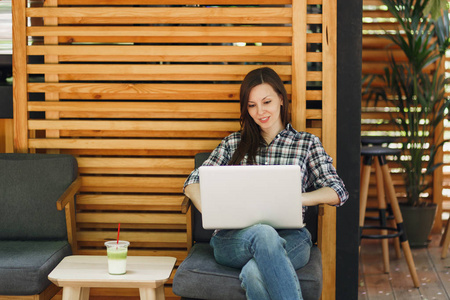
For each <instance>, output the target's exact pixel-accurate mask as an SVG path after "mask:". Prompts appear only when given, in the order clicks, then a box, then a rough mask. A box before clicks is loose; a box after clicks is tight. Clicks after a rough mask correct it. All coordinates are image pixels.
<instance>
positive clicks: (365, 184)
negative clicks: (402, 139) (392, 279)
mask: <svg viewBox="0 0 450 300" xmlns="http://www.w3.org/2000/svg"><path fill="white" fill-rule="evenodd" d="M398 154H400V150H397V149H390V148H386V147H381V146H373V147H369V146H363V147H362V148H361V155H362V157H363V163H362V170H361V187H360V193H361V194H360V215H359V225H360V232H361V234H360V238H361V239H363V238H372V239H381V240H382V241H383V242H382V247H383V261H384V265H385V271H386V272H389V256H388V249H387V248H386V247H387V239H389V238H395V237H399V239H400V243H401V245H402V249H403V253H404V255H405V258H406V262H407V264H408V268H409V272H410V274H411V278H412V280H413V283H414V286H415V287H419V278H418V277H417V272H416V267H415V264H414V260H413V257H412V254H411V249H410V247H409V242H408V239H407V237H406V233H405V231H404V226H403V217H402V214H401V211H400V207H399V204H398V200H397V196H396V195H395V189H394V185H393V183H392V178H391V174H390V172H389V167H388V165H387V161H386V155H398ZM374 157H376V158H377V159H375V160H374ZM372 163H375V174H376V176H377V194H378V195H377V197H378V205H379V210H380V226H375V227H367V226H366V227H365V226H364V221H365V214H366V208H367V196H368V190H369V179H370V171H371V167H372ZM385 197H387V198H388V199H389V201H390V205H391V208H392V213H393V215H394V220H395V223H396V228H394V227H387V224H386V223H387V222H386V207H387V206H386V200H385ZM364 228H366V229H367V228H372V229H380V230H381V233H380V234H379V235H363V234H362V232H363V229H364ZM388 232H393V233H388Z"/></svg>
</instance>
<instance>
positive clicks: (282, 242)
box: [210, 224, 312, 300]
mask: <svg viewBox="0 0 450 300" xmlns="http://www.w3.org/2000/svg"><path fill="white" fill-rule="evenodd" d="M210 244H211V246H212V247H213V248H214V257H215V259H216V261H217V262H218V263H219V264H222V265H225V266H228V267H232V268H242V270H241V274H240V276H239V279H240V280H241V283H242V284H241V285H242V287H243V288H244V289H245V291H246V295H247V299H257V300H265V299H273V300H281V299H282V300H294V299H295V300H298V299H303V297H302V293H301V290H300V283H299V281H298V277H297V274H296V273H295V270H296V269H299V268H301V267H303V266H304V265H306V264H307V263H308V261H309V255H310V250H311V246H312V242H311V234H310V233H309V231H308V230H307V229H306V228H302V229H300V230H298V229H295V230H279V231H277V230H275V229H274V228H273V227H271V226H268V225H263V224H258V225H253V226H250V227H248V228H244V229H240V230H220V231H218V232H217V234H216V235H214V236H213V237H212V238H211V242H210Z"/></svg>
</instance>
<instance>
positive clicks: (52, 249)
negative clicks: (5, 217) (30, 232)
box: [0, 241, 72, 295]
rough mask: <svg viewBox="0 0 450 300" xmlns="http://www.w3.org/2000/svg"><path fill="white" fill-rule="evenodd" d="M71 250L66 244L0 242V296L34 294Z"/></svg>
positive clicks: (46, 283) (61, 242)
mask: <svg viewBox="0 0 450 300" xmlns="http://www.w3.org/2000/svg"><path fill="white" fill-rule="evenodd" d="M70 254H72V250H71V248H70V245H69V243H68V242H67V241H0V282H1V284H0V295H35V294H39V293H41V292H42V291H43V290H44V289H45V288H46V287H47V286H48V285H49V284H50V281H49V280H48V278H47V276H48V274H49V273H50V272H51V271H52V270H53V269H54V268H55V267H56V265H57V264H58V263H59V262H60V261H61V260H62V259H63V258H64V257H65V256H67V255H70Z"/></svg>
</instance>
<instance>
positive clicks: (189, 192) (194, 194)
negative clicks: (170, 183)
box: [184, 183, 202, 212]
mask: <svg viewBox="0 0 450 300" xmlns="http://www.w3.org/2000/svg"><path fill="white" fill-rule="evenodd" d="M184 194H185V195H186V196H187V197H188V198H189V199H191V201H192V203H194V206H195V207H196V208H197V209H198V211H199V212H202V201H201V199H200V184H199V183H193V184H190V185H188V186H186V187H185V188H184Z"/></svg>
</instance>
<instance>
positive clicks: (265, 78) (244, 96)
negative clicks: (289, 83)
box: [228, 67, 289, 165]
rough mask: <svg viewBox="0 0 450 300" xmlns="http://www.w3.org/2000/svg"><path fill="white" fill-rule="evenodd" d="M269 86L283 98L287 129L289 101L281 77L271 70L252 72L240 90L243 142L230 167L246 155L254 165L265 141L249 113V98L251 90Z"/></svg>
mask: <svg viewBox="0 0 450 300" xmlns="http://www.w3.org/2000/svg"><path fill="white" fill-rule="evenodd" d="M263 83H267V84H269V85H270V86H271V87H272V88H273V89H274V91H275V92H276V93H277V94H278V95H279V96H280V97H281V100H282V103H283V105H282V106H281V111H280V114H281V121H282V123H283V126H284V127H285V126H286V125H287V123H288V122H289V100H288V97H287V93H286V89H285V87H284V84H283V81H282V80H281V78H280V76H278V74H277V73H276V72H275V71H274V70H272V69H271V68H267V67H264V68H259V69H255V70H253V71H250V72H249V73H248V74H247V75H246V76H245V78H244V80H243V81H242V84H241V89H240V107H241V117H240V124H241V142H240V143H239V145H238V147H237V149H236V151H235V152H234V154H233V156H232V157H231V159H230V161H229V163H228V164H229V165H237V164H239V163H240V162H241V161H242V159H244V157H245V155H246V154H248V158H247V164H254V163H255V159H256V154H257V152H258V148H259V146H260V145H261V142H262V141H264V140H263V137H262V136H261V128H260V127H259V125H258V124H256V123H255V121H254V120H253V118H252V117H251V116H250V114H249V113H248V98H249V96H250V92H251V90H252V89H253V88H254V87H255V86H258V85H260V84H263Z"/></svg>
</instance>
